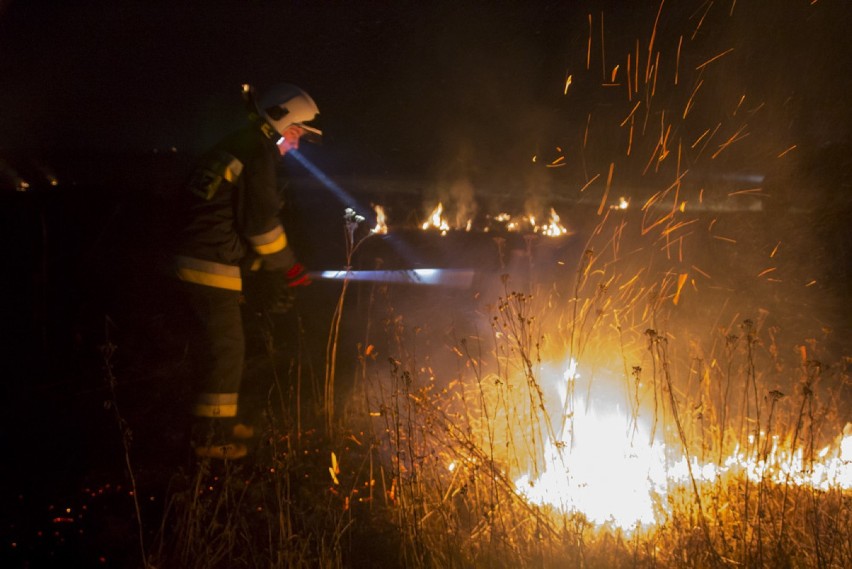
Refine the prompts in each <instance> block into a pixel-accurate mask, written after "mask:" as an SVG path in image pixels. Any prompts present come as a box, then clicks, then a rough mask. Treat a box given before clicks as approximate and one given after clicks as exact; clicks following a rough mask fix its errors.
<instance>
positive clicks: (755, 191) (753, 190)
mask: <svg viewBox="0 0 852 569" xmlns="http://www.w3.org/2000/svg"><path fill="white" fill-rule="evenodd" d="M761 192H763V188H751V189H750V190H737V191H736V192H730V193H729V194H728V197H729V198H730V197H733V196H740V195H746V194H752V195H758V196H766V194H764V193H761Z"/></svg>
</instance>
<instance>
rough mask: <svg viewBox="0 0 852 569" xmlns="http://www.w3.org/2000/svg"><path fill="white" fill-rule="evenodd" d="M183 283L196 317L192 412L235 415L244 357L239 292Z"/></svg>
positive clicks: (224, 416)
mask: <svg viewBox="0 0 852 569" xmlns="http://www.w3.org/2000/svg"><path fill="white" fill-rule="evenodd" d="M183 285H184V287H185V291H186V294H187V297H188V301H189V304H190V307H191V309H192V316H193V319H194V321H193V322H192V326H191V327H190V329H191V331H192V336H191V338H190V353H191V354H192V359H193V364H194V368H195V370H196V373H197V378H198V379H197V381H198V384H197V385H196V390H195V391H196V394H197V395H196V399H195V402H194V405H193V409H192V414H193V415H194V416H195V417H198V418H208V419H227V418H233V417H236V416H237V410H238V407H237V405H238V398H239V391H240V383H241V382H242V375H243V360H244V357H245V336H244V332H243V323H242V314H241V311H240V292H239V291H234V290H227V289H221V288H216V287H211V286H204V285H198V284H194V283H183Z"/></svg>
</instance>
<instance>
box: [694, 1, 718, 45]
mask: <svg viewBox="0 0 852 569" xmlns="http://www.w3.org/2000/svg"><path fill="white" fill-rule="evenodd" d="M712 6H713V2H708V3H707V9H706V10H704V14H702V15H701V19H700V20H699V21H698V25H697V26H695V30H693V32H692V37H691V38H689V39H691V40H694V39H695V36H696V35H697V34H698V30H700V29H701V24H703V23H704V18H706V17H707V13H708V12H709V11H710V8H711V7H712Z"/></svg>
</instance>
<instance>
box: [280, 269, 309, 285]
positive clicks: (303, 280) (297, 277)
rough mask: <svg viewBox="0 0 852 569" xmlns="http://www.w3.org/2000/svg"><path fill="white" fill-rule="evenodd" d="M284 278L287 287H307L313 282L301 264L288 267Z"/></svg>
mask: <svg viewBox="0 0 852 569" xmlns="http://www.w3.org/2000/svg"><path fill="white" fill-rule="evenodd" d="M285 276H286V277H287V286H288V287H295V286H308V285H309V284H311V283H312V282H313V281H312V280H311V277H310V276H308V273H307V271H305V266H304V265H302V263H296V264H295V265H293V266H292V267H290V270H288V271H287V272H286V273H285Z"/></svg>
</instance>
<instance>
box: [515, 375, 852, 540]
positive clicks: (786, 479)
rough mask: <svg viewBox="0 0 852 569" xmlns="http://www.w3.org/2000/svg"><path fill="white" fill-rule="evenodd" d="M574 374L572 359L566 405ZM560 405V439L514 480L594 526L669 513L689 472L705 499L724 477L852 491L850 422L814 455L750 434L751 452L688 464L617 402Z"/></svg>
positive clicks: (537, 498) (576, 400)
mask: <svg viewBox="0 0 852 569" xmlns="http://www.w3.org/2000/svg"><path fill="white" fill-rule="evenodd" d="M578 377H579V376H578V374H577V372H576V364H575V363H573V362H572V363H571V364H570V365H569V367H568V371H566V373H565V380H566V381H565V382H564V383H563V385H562V386H559V387H558V391H559V396H560V397H562V399H563V405H564V402H565V398H566V397H567V396H568V393H567V392H568V389H567V388H568V386H570V385H571V383H572V382H574V381H575V380H576V379H577V378H578ZM563 409H565V410H566V411H568V413H567V415H568V416H569V417H570V419H569V420H567V421H566V422H565V424H564V427H563V428H561V429H560V430H556V431H555V432H558V435H557V436H558V438H559V440H558V441H555V442H554V441H551V440H547V441H545V446H544V452H543V453H542V456H543V464H540V465H538V468H537V475H532V474H529V473H528V474H524V475H522V476H519V477H518V478H517V479H516V480H515V486H516V488H517V490H518V492H519V493H521V494H522V495H523V496H524V497H525V498H526V499H527V500H528V501H529V502H531V503H533V504H538V505H549V506H553V507H555V508H557V509H558V510H559V511H560V512H563V513H571V512H579V513H582V514H583V515H584V516H585V517H586V518H587V519H589V520H590V521H591V522H593V523H595V524H598V525H603V524H612V525H614V526H616V527H619V528H622V529H625V530H630V529H634V528H636V527H637V526H650V525H654V524H657V523H661V522H663V521H665V519H666V518H667V516H668V514H669V513H670V512H668V510H667V506H666V504H667V500H666V499H665V498H666V495H667V494H669V493H671V492H674V491H676V490H685V491H691V490H690V489H689V488H690V482H691V481H690V470H691V473H692V474H691V476H692V477H694V479H695V481H696V483H697V484H698V485H699V486H698V488H700V489H701V490H700V491H701V499H702V501H703V500H705V499H709V498H710V497H711V493H712V491H713V484H714V483H715V482H717V481H719V480H722V479H724V477H738V478H739V479H742V478H744V477H745V478H747V479H748V480H749V481H750V482H752V483H756V484H758V483H767V484H776V485H779V486H784V485H787V484H789V485H795V486H805V487H812V488H814V489H816V490H829V489H842V490H850V489H852V425H847V426H846V429H844V432H843V434H842V435H841V436H839V437H838V439H837V443H836V444H835V445H830V446H828V447H826V448H824V449H822V450H821V451H819V452H816V453H815V454H814V456H813V458H812V459H808V458H807V457H806V456H805V451H804V450H803V449H802V448H801V447H799V448H797V449H795V450H792V451H791V450H790V449H784V448H782V445H781V444H780V443H779V441H778V440H777V439H774V440H772V441H771V445H769V446H767V445H765V444H763V443H762V444H760V445H755V444H754V443H755V441H754V439H753V438H751V439H750V447H751V451H750V452H745V451H743V450H741V449H740V448H736V449H734V451H733V452H732V453H730V454H729V455H728V456H727V458H725V459H724V460H722V461H721V464H716V463H713V462H703V461H700V460H698V459H696V458H693V459H692V461H691V464H690V465H689V466H691V468H689V467H688V465H687V459H686V458H685V456H684V454H683V453H682V452H681V448H679V446H678V445H674V444H669V445H667V444H665V443H663V442H662V441H660V440H657V439H654V440H653V441H652V437H651V434H650V429H649V428H648V423H643V420H641V417H640V418H639V420H634V419H633V418H632V417H631V416H630V415H629V414H628V413H625V412H624V407H623V406H621V405H616V404H612V403H609V404H606V403H604V404H600V403H598V402H596V403H592V402H587V401H585V400H584V399H583V398H582V397H580V396H576V395H575V396H574V397H573V404H570V401H569V405H568V406H564V407H563ZM763 440H764V443H765V438H764V439H763ZM760 449H765V450H763V451H761V450H760Z"/></svg>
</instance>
